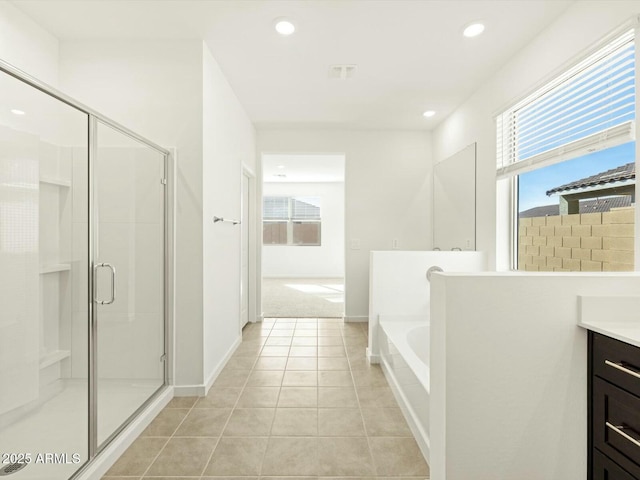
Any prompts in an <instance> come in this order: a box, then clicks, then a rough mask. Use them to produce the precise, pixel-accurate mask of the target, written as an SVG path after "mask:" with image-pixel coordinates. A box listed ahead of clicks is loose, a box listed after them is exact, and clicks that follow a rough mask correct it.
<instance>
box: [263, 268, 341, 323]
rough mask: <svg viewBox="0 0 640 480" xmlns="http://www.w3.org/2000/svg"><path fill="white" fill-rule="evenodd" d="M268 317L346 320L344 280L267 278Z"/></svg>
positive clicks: (266, 301) (265, 313)
mask: <svg viewBox="0 0 640 480" xmlns="http://www.w3.org/2000/svg"><path fill="white" fill-rule="evenodd" d="M262 313H263V315H264V316H265V317H294V318H295V317H299V318H304V317H316V318H317V317H323V318H330V317H343V316H344V279H343V278H264V279H263V280H262Z"/></svg>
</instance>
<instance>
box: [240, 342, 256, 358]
mask: <svg viewBox="0 0 640 480" xmlns="http://www.w3.org/2000/svg"><path fill="white" fill-rule="evenodd" d="M260 350H262V343H261V342H259V343H249V342H242V343H241V344H240V346H239V347H238V348H237V349H236V351H235V352H234V353H233V357H255V356H256V355H258V354H259V353H260Z"/></svg>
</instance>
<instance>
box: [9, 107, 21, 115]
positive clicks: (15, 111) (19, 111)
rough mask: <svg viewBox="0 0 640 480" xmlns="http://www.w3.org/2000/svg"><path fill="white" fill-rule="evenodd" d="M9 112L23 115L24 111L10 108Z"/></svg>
mask: <svg viewBox="0 0 640 480" xmlns="http://www.w3.org/2000/svg"><path fill="white" fill-rule="evenodd" d="M11 113H13V114H14V115H24V112H23V111H22V110H18V109H17V108H12V109H11Z"/></svg>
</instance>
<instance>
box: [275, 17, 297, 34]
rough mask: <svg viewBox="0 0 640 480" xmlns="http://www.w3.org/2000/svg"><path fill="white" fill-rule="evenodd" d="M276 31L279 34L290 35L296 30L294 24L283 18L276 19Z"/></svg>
mask: <svg viewBox="0 0 640 480" xmlns="http://www.w3.org/2000/svg"><path fill="white" fill-rule="evenodd" d="M275 28H276V32H278V33H279V34H280V35H291V34H292V33H293V32H295V31H296V26H295V25H294V24H293V23H291V22H290V21H289V20H285V19H284V18H281V19H278V20H276V26H275Z"/></svg>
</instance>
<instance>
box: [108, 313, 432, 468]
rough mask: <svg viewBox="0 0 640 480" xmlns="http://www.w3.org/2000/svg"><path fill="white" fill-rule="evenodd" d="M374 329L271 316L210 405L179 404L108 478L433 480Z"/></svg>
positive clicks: (247, 337) (249, 334)
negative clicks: (371, 333) (372, 358)
mask: <svg viewBox="0 0 640 480" xmlns="http://www.w3.org/2000/svg"><path fill="white" fill-rule="evenodd" d="M366 344H367V324H366V323H347V324H345V323H344V322H343V321H342V320H341V319H323V318H320V319H315V318H305V319H295V318H294V319H291V318H280V319H265V321H264V322H263V323H261V324H249V325H247V327H246V328H245V329H244V331H243V343H242V344H241V345H240V347H239V348H238V349H237V351H236V353H235V354H234V355H233V357H232V358H231V360H230V361H229V362H228V364H227V366H226V367H225V368H224V370H223V371H222V372H221V374H220V375H219V377H218V379H217V380H216V382H215V384H214V386H213V387H212V388H211V390H210V392H209V394H208V395H207V396H206V397H204V398H200V399H198V398H195V397H183V398H174V399H173V400H172V401H171V403H170V404H169V405H168V406H167V407H166V408H165V409H164V410H163V411H162V412H161V413H160V414H159V415H158V417H157V418H156V419H155V420H154V421H153V422H152V423H151V425H150V426H149V427H148V428H147V429H146V430H145V431H144V432H143V434H142V435H141V437H140V438H138V439H137V440H136V441H135V442H134V443H133V445H132V446H131V447H130V448H129V449H128V450H127V451H126V452H125V454H124V455H123V456H122V457H121V458H120V459H119V460H118V462H117V463H116V464H115V465H114V466H113V467H112V468H111V470H109V472H107V475H106V476H105V477H103V480H125V479H127V480H134V479H135V480H137V479H141V478H156V480H160V479H166V480H168V478H169V477H170V478H172V479H173V480H180V479H195V478H202V479H213V478H226V477H243V478H252V479H258V478H273V477H278V478H280V477H289V478H293V477H296V478H298V477H305V478H318V477H320V478H322V477H334V478H335V477H369V478H382V477H396V478H399V477H400V478H415V479H416V480H418V479H425V478H428V476H429V469H428V466H427V464H426V463H425V461H424V460H423V458H422V455H421V454H420V451H419V450H418V447H417V444H416V442H415V440H414V439H413V437H412V434H411V431H410V430H409V428H408V426H407V424H406V422H405V420H404V418H403V416H402V413H401V411H400V409H399V408H398V405H397V404H396V401H395V399H394V397H393V394H392V392H391V390H390V388H389V386H388V385H387V382H386V379H385V378H384V375H383V373H382V371H381V369H380V368H379V367H378V366H370V365H369V364H368V363H367V361H366V359H365V353H364V352H365V348H366Z"/></svg>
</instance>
